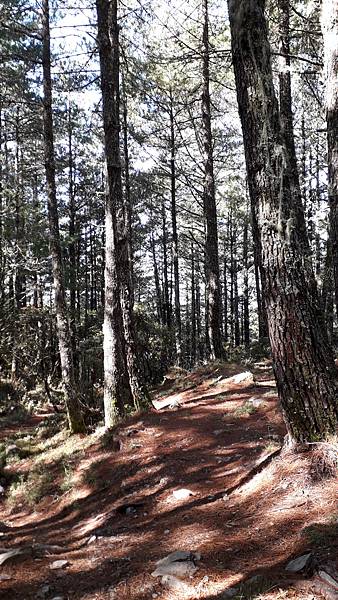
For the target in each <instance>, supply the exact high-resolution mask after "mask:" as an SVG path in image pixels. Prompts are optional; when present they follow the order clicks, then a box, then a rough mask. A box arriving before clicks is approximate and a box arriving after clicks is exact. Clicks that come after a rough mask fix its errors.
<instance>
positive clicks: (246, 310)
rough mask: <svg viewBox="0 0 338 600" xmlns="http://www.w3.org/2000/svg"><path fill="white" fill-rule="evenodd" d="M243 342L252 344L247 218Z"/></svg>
mask: <svg viewBox="0 0 338 600" xmlns="http://www.w3.org/2000/svg"><path fill="white" fill-rule="evenodd" d="M243 269H244V276H243V342H244V345H245V347H246V348H249V346H250V315H249V267H248V220H247V218H245V223H244V232H243Z"/></svg>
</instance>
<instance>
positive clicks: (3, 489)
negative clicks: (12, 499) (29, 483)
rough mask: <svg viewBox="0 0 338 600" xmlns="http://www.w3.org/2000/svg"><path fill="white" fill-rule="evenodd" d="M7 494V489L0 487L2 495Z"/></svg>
mask: <svg viewBox="0 0 338 600" xmlns="http://www.w3.org/2000/svg"><path fill="white" fill-rule="evenodd" d="M4 493H5V488H4V487H2V485H0V494H4Z"/></svg>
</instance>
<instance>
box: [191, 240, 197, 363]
mask: <svg viewBox="0 0 338 600" xmlns="http://www.w3.org/2000/svg"><path fill="white" fill-rule="evenodd" d="M196 351H197V349H196V290H195V256H194V244H191V363H190V368H193V367H194V366H195V364H196Z"/></svg>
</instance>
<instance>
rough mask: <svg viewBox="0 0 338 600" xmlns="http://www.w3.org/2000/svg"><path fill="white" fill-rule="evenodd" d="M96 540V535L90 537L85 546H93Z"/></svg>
mask: <svg viewBox="0 0 338 600" xmlns="http://www.w3.org/2000/svg"><path fill="white" fill-rule="evenodd" d="M96 540H97V537H96V535H91V536H90V538H89V539H88V542H87V546H89V545H90V544H93V542H96Z"/></svg>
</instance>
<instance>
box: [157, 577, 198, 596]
mask: <svg viewBox="0 0 338 600" xmlns="http://www.w3.org/2000/svg"><path fill="white" fill-rule="evenodd" d="M161 583H162V585H165V586H166V587H169V588H171V589H173V590H176V591H177V592H182V593H183V594H184V593H188V592H190V591H191V590H190V586H189V585H187V584H186V583H184V581H181V579H178V578H177V577H174V575H163V577H162V579H161Z"/></svg>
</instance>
